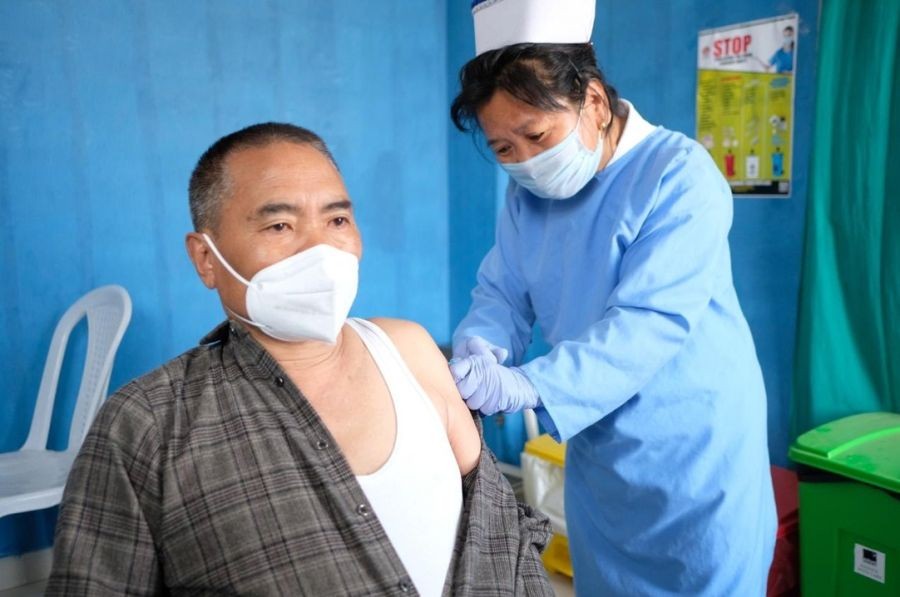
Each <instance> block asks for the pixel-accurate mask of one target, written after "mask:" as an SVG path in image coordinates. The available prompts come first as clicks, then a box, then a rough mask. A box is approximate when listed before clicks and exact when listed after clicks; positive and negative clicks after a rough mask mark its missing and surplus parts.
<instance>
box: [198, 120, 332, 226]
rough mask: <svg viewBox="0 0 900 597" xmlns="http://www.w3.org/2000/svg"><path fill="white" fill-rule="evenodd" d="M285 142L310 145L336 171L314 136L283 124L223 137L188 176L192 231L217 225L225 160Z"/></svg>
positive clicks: (224, 186)
mask: <svg viewBox="0 0 900 597" xmlns="http://www.w3.org/2000/svg"><path fill="white" fill-rule="evenodd" d="M279 141H287V142H289V143H297V144H298V145H310V146H311V147H313V148H314V149H316V150H318V151H319V152H320V153H321V154H322V155H324V156H325V157H327V158H328V160H329V161H330V162H331V163H332V164H333V165H334V167H335V169H337V163H336V162H335V161H334V157H333V156H332V155H331V152H330V151H328V146H327V145H325V141H323V140H322V138H321V137H319V136H318V135H317V134H315V133H314V132H312V131H310V130H308V129H305V128H303V127H299V126H296V125H293V124H287V123H284V122H264V123H261V124H254V125H251V126H248V127H246V128H243V129H241V130H239V131H236V132H234V133H231V134H230V135H225V136H224V137H222V138H221V139H219V140H218V141H216V142H215V143H213V144H212V145H211V146H210V148H209V149H207V150H206V151H205V152H204V153H203V155H202V156H200V160H199V161H198V162H197V165H196V166H195V167H194V171H193V173H192V174H191V182H190V184H189V185H188V200H189V202H190V207H191V221H192V222H193V223H194V230H196V231H198V232H199V231H201V230H215V228H216V226H217V225H218V222H219V214H220V212H221V209H222V200H223V199H224V198H225V195H226V194H227V193H228V188H229V182H230V181H229V179H228V173H227V172H226V171H225V160H226V158H228V156H229V155H231V153H232V152H235V151H238V150H240V149H247V148H249V147H265V146H266V145H269V144H270V143H277V142H279Z"/></svg>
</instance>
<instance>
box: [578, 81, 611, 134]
mask: <svg viewBox="0 0 900 597" xmlns="http://www.w3.org/2000/svg"><path fill="white" fill-rule="evenodd" d="M584 106H585V108H586V109H588V110H590V112H591V114H592V115H593V117H594V122H596V123H597V128H598V129H599V130H602V131H605V130H606V129H607V128H609V125H610V123H611V122H612V117H613V114H612V110H610V109H609V97H607V95H606V89H604V88H603V84H602V83H600V81H597V80H596V79H591V81H590V82H589V83H588V87H587V90H586V91H585V96H584Z"/></svg>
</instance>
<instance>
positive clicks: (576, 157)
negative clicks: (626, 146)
mask: <svg viewBox="0 0 900 597" xmlns="http://www.w3.org/2000/svg"><path fill="white" fill-rule="evenodd" d="M578 120H579V122H577V123H576V124H575V128H574V129H572V132H571V133H569V135H568V136H567V137H566V138H565V139H563V140H562V141H560V142H559V143H557V144H556V145H554V146H553V147H551V148H550V149H547V150H546V151H542V152H541V153H539V154H537V155H536V156H534V157H532V158H530V159H527V160H525V161H524V162H518V163H516V164H503V163H501V164H500V166H501V167H502V168H503V169H504V170H506V173H507V174H509V175H510V176H511V177H512V179H513V180H515V181H516V182H517V183H519V184H520V185H521V186H523V187H525V188H526V189H528V190H529V191H531V192H532V193H534V194H535V195H537V196H538V197H543V198H544V199H569V198H570V197H572V196H573V195H575V193H577V192H578V191H580V190H581V189H583V188H584V187H585V185H586V184H587V183H588V181H590V180H591V178H593V177H594V175H595V174H596V173H597V168H598V167H599V166H600V160H601V159H602V158H603V133H602V132H600V131H598V132H597V148H596V149H594V151H591V150H590V149H588V148H587V147H585V145H584V143H583V142H582V141H581V136H580V135H579V134H578V125H579V124H580V122H581V116H580V115H579V117H578Z"/></svg>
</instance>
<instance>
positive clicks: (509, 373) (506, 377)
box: [450, 352, 541, 415]
mask: <svg viewBox="0 0 900 597" xmlns="http://www.w3.org/2000/svg"><path fill="white" fill-rule="evenodd" d="M450 373H451V374H452V375H453V381H454V382H456V387H457V388H458V389H459V393H460V395H461V396H462V397H463V400H465V401H466V406H468V407H469V409H470V410H480V411H481V412H482V413H483V414H485V415H492V414H494V413H497V412H515V411H518V410H522V409H523V408H535V407H537V406H539V405H540V403H541V399H540V397H539V396H538V393H537V390H536V389H535V387H534V385H532V383H531V380H529V379H528V377H526V376H525V374H524V373H522V371H521V370H520V369H519V368H518V367H504V366H503V365H500V364H499V363H498V362H497V357H496V356H494V354H493V353H490V352H489V353H488V354H487V355H473V356H470V357H466V358H464V359H459V360H457V361H455V362H453V363H451V364H450Z"/></svg>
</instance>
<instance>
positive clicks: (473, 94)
mask: <svg viewBox="0 0 900 597" xmlns="http://www.w3.org/2000/svg"><path fill="white" fill-rule="evenodd" d="M472 12H473V15H474V20H475V37H476V53H477V56H476V57H475V58H474V59H473V60H471V61H470V62H469V63H468V64H466V65H465V66H464V67H463V69H462V71H461V73H460V82H461V91H460V92H459V95H458V96H457V98H456V99H455V100H454V102H453V106H452V109H451V114H452V118H453V121H454V123H455V124H456V126H457V127H458V128H460V129H461V130H472V129H479V130H480V131H481V132H482V133H483V134H484V137H485V139H486V141H487V142H488V144H489V146H490V148H491V150H492V151H493V153H494V155H495V156H496V158H497V160H498V161H499V163H500V165H501V166H502V167H503V169H504V170H506V172H507V173H508V174H509V176H510V178H511V180H510V183H509V188H508V191H507V199H506V205H505V208H504V209H503V212H502V213H501V214H500V216H499V222H498V226H497V237H496V242H495V244H494V246H493V248H492V249H491V250H490V251H489V252H488V254H487V256H486V257H485V258H484V261H483V262H482V264H481V267H480V269H479V271H478V285H477V287H476V288H475V289H474V290H473V291H472V297H473V302H472V306H471V308H470V310H469V312H468V314H467V315H466V317H465V318H464V319H463V321H462V322H461V323H460V325H459V327H458V328H457V330H456V332H455V334H454V340H453V343H454V358H455V360H454V361H453V362H452V364H451V370H452V373H453V375H454V379H455V381H456V383H457V387H458V388H459V390H460V393H461V394H462V396H463V398H465V399H466V402H467V403H468V405H469V407H470V408H472V409H473V410H474V409H479V410H481V411H482V412H483V413H485V414H491V413H495V412H512V411H517V410H520V409H523V408H534V409H536V412H537V413H538V418H539V420H540V421H541V423H542V424H543V426H544V427H545V428H546V429H548V430H549V431H550V432H551V433H552V434H553V436H554V437H556V439H558V440H567V441H568V444H567V449H566V470H565V511H566V519H567V527H568V535H569V545H570V550H571V553H572V560H573V565H574V569H575V590H576V593H578V594H580V595H668V594H682V595H741V596H747V595H763V594H764V593H765V587H766V578H767V574H768V570H769V565H770V562H771V559H772V551H773V547H774V542H775V530H776V523H775V505H774V499H773V494H772V484H771V478H770V473H769V459H768V450H767V440H766V395H765V389H764V386H763V380H762V374H761V372H760V368H759V363H758V361H757V358H756V352H755V349H754V345H753V339H752V337H751V335H750V329H749V327H748V325H747V322H746V320H745V319H744V316H743V314H742V313H741V308H740V305H739V304H738V299H737V296H736V294H735V290H734V284H733V282H732V276H731V259H730V255H729V248H728V230H729V228H730V227H731V220H732V209H733V205H732V201H733V199H732V196H731V191H730V189H729V186H728V184H727V183H726V181H725V180H724V179H723V177H722V175H721V174H720V173H719V172H718V170H717V169H716V166H715V164H714V163H713V160H712V159H711V158H710V156H709V154H708V153H707V151H706V150H705V149H704V148H703V147H702V146H700V145H699V144H697V143H696V142H694V141H693V140H691V139H689V138H687V137H685V136H684V135H682V134H680V133H676V132H673V131H669V130H666V129H664V128H662V127H654V126H651V125H650V124H648V123H647V122H646V121H645V120H644V119H643V118H642V117H641V115H640V114H639V113H638V111H637V109H636V108H635V107H634V106H633V105H631V104H629V103H628V102H626V101H624V100H622V99H620V98H619V97H618V96H617V94H616V91H615V90H614V89H613V88H612V87H611V86H610V85H609V84H608V83H607V82H606V81H605V79H604V77H603V74H602V73H601V72H600V70H599V69H598V67H597V62H596V58H595V56H594V52H593V48H592V46H591V44H590V35H591V30H592V27H593V21H594V5H593V2H591V1H590V0H483V1H476V2H474V3H473V8H472ZM647 59H648V60H652V57H649V56H648V58H647ZM659 92H660V93H664V92H665V90H663V89H660V90H659ZM535 323H537V324H538V325H540V328H541V330H542V331H543V334H544V337H545V338H546V340H547V341H548V342H549V343H550V344H551V345H552V347H553V349H552V351H551V352H550V353H549V354H547V355H546V356H543V357H540V358H537V359H534V360H532V361H530V362H529V363H526V364H522V358H523V355H524V354H525V351H526V349H527V347H528V345H529V342H530V339H531V337H532V326H533V325H534V324H535Z"/></svg>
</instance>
